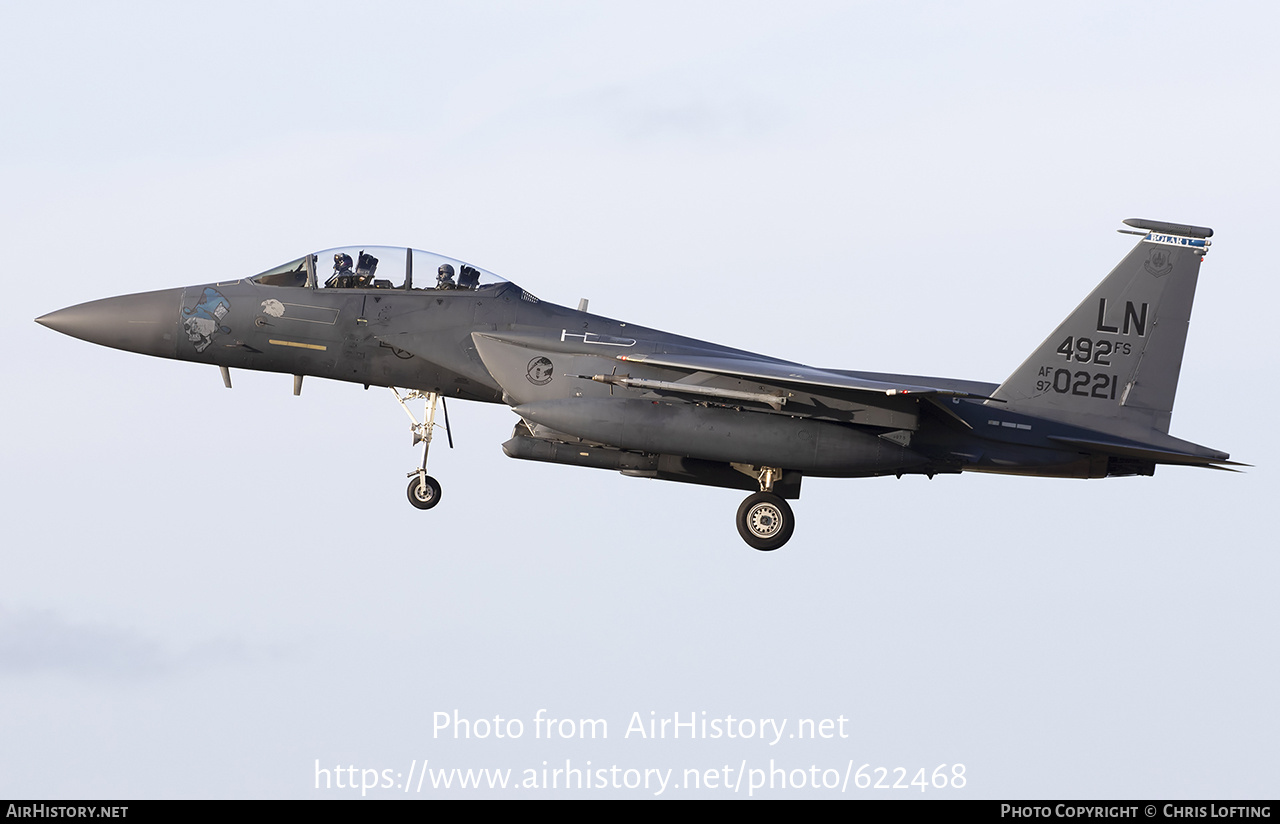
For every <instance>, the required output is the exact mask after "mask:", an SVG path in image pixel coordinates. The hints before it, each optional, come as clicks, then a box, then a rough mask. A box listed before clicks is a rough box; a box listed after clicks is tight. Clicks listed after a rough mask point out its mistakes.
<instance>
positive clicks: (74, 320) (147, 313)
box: [36, 289, 182, 358]
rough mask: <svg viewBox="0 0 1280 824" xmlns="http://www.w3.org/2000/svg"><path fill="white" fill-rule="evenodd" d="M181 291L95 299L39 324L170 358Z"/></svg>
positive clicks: (42, 318)
mask: <svg viewBox="0 0 1280 824" xmlns="http://www.w3.org/2000/svg"><path fill="white" fill-rule="evenodd" d="M181 309H182V290H181V289H165V290H162V291H159V292H143V293H142V294H138V295H121V296H120V297H114V298H105V299H103V300H94V301H90V302H89V303H81V304H79V305H78V306H69V307H67V308H66V309H59V310H58V311H56V312H50V313H49V314H47V315H41V316H40V317H38V318H36V323H38V324H40V325H41V326H47V327H49V328H50V329H52V330H54V331H55V332H61V333H62V334H64V335H70V336H71V337H73V338H79V339H80V340H87V341H89V342H90V343H96V344H99V345H100V346H110V347H111V348H113V349H124V350H125V351H128V352H139V353H141V354H144V355H158V356H160V357H168V358H171V357H173V356H174V353H175V352H176V351H177V345H178V344H177V328H178V316H179V313H180V311H181Z"/></svg>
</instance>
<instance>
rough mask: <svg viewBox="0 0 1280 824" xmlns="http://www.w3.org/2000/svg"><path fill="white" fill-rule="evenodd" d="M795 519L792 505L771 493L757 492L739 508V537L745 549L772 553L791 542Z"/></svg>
mask: <svg viewBox="0 0 1280 824" xmlns="http://www.w3.org/2000/svg"><path fill="white" fill-rule="evenodd" d="M795 528H796V516H795V514H794V513H792V511H791V505H790V504H788V503H787V502H786V501H784V500H783V499H782V498H779V497H778V496H777V495H774V494H773V493H772V492H757V493H756V494H754V495H752V496H751V497H750V498H747V499H746V500H745V501H743V502H742V506H740V507H738V534H739V535H741V536H742V540H744V541H746V542H747V544H748V546H751V547H754V548H755V549H758V550H761V551H762V552H771V551H773V550H775V549H777V548H778V547H780V546H782V545H783V544H785V543H786V542H787V541H789V540H791V533H792V532H794V531H795Z"/></svg>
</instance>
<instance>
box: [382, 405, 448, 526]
mask: <svg viewBox="0 0 1280 824" xmlns="http://www.w3.org/2000/svg"><path fill="white" fill-rule="evenodd" d="M391 393H392V394H393V395H395V396H396V400H397V401H399V402H400V406H401V407H402V408H403V409H404V412H405V414H406V415H408V416H409V420H411V421H413V427H412V428H413V445H414V446H417V445H418V444H422V466H420V467H418V468H417V469H415V470H413V471H412V472H410V473H409V488H408V490H407V494H408V496H409V503H411V504H413V505H414V506H415V507H417V508H418V509H431V508H432V507H433V506H435V505H436V504H438V503H440V482H439V481H437V480H436V479H435V478H433V477H431V476H430V475H428V474H427V454H428V453H429V452H430V450H431V435H432V433H433V432H434V431H435V428H436V426H438V424H437V423H436V402H437V401H439V402H440V406H441V408H442V409H443V410H444V421H445V422H444V431H445V434H446V435H448V436H449V447H450V448H453V434H452V433H451V432H449V407H447V406H445V405H444V396H443V395H441V394H440V393H439V392H419V391H416V390H415V391H413V392H409V393H407V394H405V395H403V396H401V394H400V391H399V390H398V389H396V388H395V387H394V386H393V387H391ZM418 398H424V399H425V400H426V408H425V409H424V410H423V421H422V423H418V419H417V418H415V417H414V416H413V413H412V412H410V411H409V404H408V401H412V400H417V399H418Z"/></svg>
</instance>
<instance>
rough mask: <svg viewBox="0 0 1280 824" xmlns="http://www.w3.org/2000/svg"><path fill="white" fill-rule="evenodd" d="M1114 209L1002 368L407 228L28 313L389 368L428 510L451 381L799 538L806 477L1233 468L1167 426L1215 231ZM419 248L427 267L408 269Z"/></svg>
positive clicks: (297, 385) (70, 330)
mask: <svg viewBox="0 0 1280 824" xmlns="http://www.w3.org/2000/svg"><path fill="white" fill-rule="evenodd" d="M1125 223H1126V224H1127V225H1128V226H1130V227H1133V228H1132V229H1121V230H1120V231H1121V232H1127V233H1129V234H1134V235H1139V236H1141V240H1140V241H1139V242H1138V244H1137V246H1136V247H1134V249H1133V250H1132V251H1131V252H1130V253H1129V254H1128V255H1127V256H1126V257H1125V258H1124V260H1122V261H1121V262H1120V264H1119V265H1118V266H1116V268H1115V269H1114V270H1112V272H1111V274H1109V275H1107V277H1106V278H1104V279H1103V281H1102V282H1101V283H1100V284H1099V285H1098V286H1097V288H1095V289H1094V290H1093V292H1091V293H1090V294H1089V296H1088V297H1086V298H1085V299H1084V302H1083V303H1081V304H1080V306H1079V307H1077V308H1076V309H1075V310H1074V311H1072V312H1071V313H1070V314H1069V315H1067V318H1066V320H1064V321H1063V322H1062V323H1061V324H1060V325H1059V326H1058V328H1057V329H1055V330H1054V331H1053V333H1052V334H1051V335H1049V337H1048V338H1046V339H1045V341H1044V342H1043V343H1042V344H1040V346H1038V347H1037V348H1036V349H1035V350H1033V351H1032V353H1031V355H1030V357H1028V358H1027V359H1026V360H1025V361H1023V363H1022V365H1021V366H1019V367H1018V368H1017V369H1015V370H1014V371H1013V373H1012V374H1011V375H1010V376H1009V377H1008V378H1007V379H1006V380H1005V381H1004V382H1003V383H1001V384H993V383H982V382H977V381H966V380H952V379H942V378H926V377H916V376H909V375H890V374H881V373H875V372H853V371H848V370H843V369H815V368H813V367H810V366H804V365H802V364H798V363H791V362H788V361H783V360H778V359H776V358H770V357H765V356H763V355H757V354H753V353H751V352H745V351H742V350H740V349H730V348H727V347H724V346H718V345H716V344H713V343H707V342H705V341H700V340H696V339H693V338H686V337H680V336H677V335H671V334H668V333H666V332H660V331H658V330H656V329H649V328H647V327H644V326H635V325H633V324H629V323H621V322H619V321H616V320H611V319H609V318H605V317H600V316H598V315H593V314H590V313H588V312H587V311H586V309H587V305H586V301H583V302H582V303H581V304H580V305H579V307H578V308H577V309H576V310H575V309H569V308H566V307H563V306H556V305H554V304H551V303H547V302H545V301H541V300H539V299H538V298H536V297H534V296H533V295H532V294H530V293H529V292H526V291H524V290H523V289H521V288H520V287H518V286H516V285H515V284H513V283H509V282H507V281H505V280H503V279H502V278H499V277H497V276H496V275H494V274H493V273H491V272H488V271H486V270H484V269H480V268H478V267H475V266H472V265H470V264H467V263H464V262H462V261H459V260H454V259H452V258H446V257H443V256H441V255H436V254H432V253H429V252H422V251H418V250H414V249H405V248H387V247H377V248H374V247H350V248H342V249H330V250H328V251H325V252H318V253H315V254H309V255H304V256H303V257H301V258H299V259H297V260H293V261H290V262H289V263H286V264H284V265H282V266H277V267H275V268H274V269H268V270H267V271H265V272H263V273H261V274H259V275H256V276H254V277H249V278H241V279H237V280H227V281H220V282H217V283H210V284H204V285H199V286H188V287H185V288H179V289H168V290H162V291H158V292H146V293H143V294H135V295H125V296H121V297H114V298H106V299H104V300H97V301H93V302H90V303H83V304H80V305H78V306H72V307H70V308H67V309H62V310H59V311H57V312H53V313H51V314H48V315H45V316H43V317H41V318H37V319H36V321H37V323H41V324H43V325H45V326H47V327H49V328H51V329H55V330H57V331H59V332H63V333H65V334H68V335H72V336H74V337H77V338H81V339H83V340H87V341H90V342H93V343H98V344H101V345H103V346H111V347H114V348H116V349H124V350H127V351H131V352H140V353H142V354H145V355H156V356H159V357H165V358H177V359H180V360H188V361H194V362H196V363H207V364H212V365H215V366H218V367H219V368H220V369H221V371H222V377H223V382H224V383H225V385H226V386H227V387H228V388H229V387H230V386H231V374H230V370H231V369H257V370H262V371H268V372H282V373H286V374H292V375H293V376H294V394H298V393H299V392H300V391H301V386H302V379H303V376H306V375H311V376H315V377H319V378H331V379H334V380H343V381H351V382H354V383H361V384H364V385H365V386H366V388H367V387H368V386H371V385H373V386H385V387H389V388H390V389H391V391H392V392H393V393H394V394H395V396H396V399H397V400H398V401H399V402H400V403H401V405H402V406H404V407H405V411H406V412H409V408H408V405H407V402H408V401H410V400H417V399H421V400H424V401H425V412H424V415H423V420H422V421H418V420H417V419H416V418H415V417H414V416H413V413H412V412H409V417H410V419H411V420H412V421H413V432H414V443H415V444H418V443H422V444H423V452H422V463H421V465H420V466H419V467H418V468H417V469H415V470H414V471H413V472H411V473H409V477H410V482H409V489H408V496H409V501H410V503H412V504H413V505H414V506H416V507H418V508H419V509H430V508H432V507H433V506H435V505H436V504H437V503H439V501H440V484H439V483H437V482H436V480H435V479H434V478H432V477H431V476H429V475H428V474H427V456H428V452H429V449H430V445H431V435H432V432H433V430H434V428H435V426H436V425H437V424H436V420H435V417H436V408H437V404H438V403H439V404H440V406H441V407H442V408H443V412H444V418H445V428H446V431H447V423H448V408H447V406H445V405H444V400H445V398H459V399H464V400H472V401H481V402H484V403H505V404H507V405H508V406H510V407H511V408H512V410H513V411H514V412H515V413H516V415H517V416H519V422H518V423H516V425H515V431H514V432H513V433H512V436H511V439H510V440H508V441H507V442H506V443H504V444H503V445H502V448H503V450H504V451H505V452H506V453H507V455H509V456H511V457H513V458H521V459H524V460H533V461H547V462H551V463H562V464H570V465H574V466H586V467H595V468H599V469H611V470H616V471H620V472H621V473H622V474H624V475H632V476H635V477H641V478H659V479H662V480H668V481H681V482H685V483H694V484H705V485H710V486H719V487H730V488H736V489H745V490H749V491H751V492H752V494H751V495H750V496H749V497H748V498H747V499H746V500H745V501H743V502H742V505H741V506H740V507H739V508H738V514H737V526H738V532H739V533H740V534H741V536H742V538H743V540H745V541H746V542H747V543H748V544H749V545H751V546H752V547H755V548H756V549H761V550H772V549H777V548H778V547H780V546H782V545H783V544H785V543H786V542H787V540H788V539H789V538H790V537H791V534H792V531H793V529H794V527H795V517H794V515H793V513H792V510H791V507H790V505H789V504H788V503H787V501H788V500H792V499H796V498H799V497H800V484H801V479H802V478H803V477H804V476H805V475H811V476H818V477H839V478H856V477H869V476H876V475H896V476H898V477H901V476H902V475H906V474H917V475H918V474H923V475H927V476H929V477H930V478H932V477H933V476H934V475H936V474H939V473H959V472H966V471H967V472H994V473H1001V474H1009V475H1035V476H1041V477H1055V478H1104V477H1110V476H1121V475H1152V474H1154V472H1155V468H1156V466H1157V465H1159V464H1175V465H1184V466H1199V467H1209V468H1214V469H1224V468H1226V467H1227V466H1229V465H1236V466H1240V465H1242V464H1234V463H1233V462H1231V461H1229V460H1228V458H1229V456H1228V455H1227V454H1226V453H1225V452H1219V451H1217V450H1214V449H1209V448H1207V447H1203V446H1199V445H1197V444H1194V443H1190V442H1188V441H1184V440H1179V439H1177V438H1174V437H1171V436H1170V435H1169V434H1168V431H1169V420H1170V417H1171V414H1172V410H1173V399H1174V394H1175V392H1176V390H1177V385H1178V372H1179V370H1180V368H1181V365H1182V353H1183V348H1184V346H1185V344H1186V338H1187V324H1188V321H1189V319H1190V317H1191V303H1192V300H1193V298H1194V296H1195V288H1196V279H1197V277H1198V275H1199V272H1200V263H1201V261H1202V260H1203V256H1204V255H1205V253H1206V252H1207V251H1208V247H1209V245H1210V241H1209V240H1208V238H1210V237H1212V235H1213V231H1212V230H1211V229H1206V228H1201V227H1198V226H1187V225H1181V224H1172V223H1162V222H1158V221H1152V220H1138V219H1131V220H1126V221H1125ZM331 260H332V262H333V270H332V272H322V271H321V267H322V266H327V265H328V263H329V261H331ZM424 268H425V270H426V271H427V272H430V273H431V274H432V275H434V276H435V280H434V282H428V283H426V284H422V285H415V283H414V272H415V270H416V271H418V272H422V271H423V270H424ZM392 273H396V275H399V274H400V273H403V281H402V282H401V283H400V284H399V285H396V284H395V283H394V279H395V276H394V275H392ZM387 277H392V278H393V279H387ZM429 277H430V276H429ZM429 277H428V280H429ZM421 280H422V279H421V278H420V279H419V283H420V282H421ZM401 388H407V389H406V390H405V391H404V393H403V394H402V391H401ZM450 439H451V440H452V438H450Z"/></svg>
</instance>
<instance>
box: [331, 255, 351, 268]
mask: <svg viewBox="0 0 1280 824" xmlns="http://www.w3.org/2000/svg"><path fill="white" fill-rule="evenodd" d="M333 268H334V269H337V270H342V269H350V268H351V255H348V254H347V253H345V252H338V253H337V254H336V255H334V256H333Z"/></svg>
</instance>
